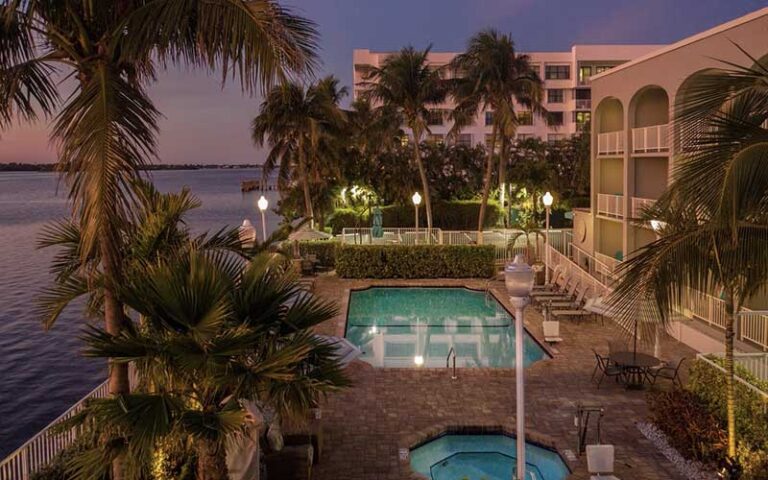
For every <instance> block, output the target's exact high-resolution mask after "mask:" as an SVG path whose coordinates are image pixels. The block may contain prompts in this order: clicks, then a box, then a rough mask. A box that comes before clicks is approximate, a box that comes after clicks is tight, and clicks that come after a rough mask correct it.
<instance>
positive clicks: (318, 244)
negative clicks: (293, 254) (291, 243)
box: [289, 240, 339, 268]
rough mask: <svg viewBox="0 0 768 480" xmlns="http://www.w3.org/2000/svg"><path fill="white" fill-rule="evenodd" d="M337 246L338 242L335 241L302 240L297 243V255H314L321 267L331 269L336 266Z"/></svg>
mask: <svg viewBox="0 0 768 480" xmlns="http://www.w3.org/2000/svg"><path fill="white" fill-rule="evenodd" d="M338 245H339V242H337V241H336V240H302V241H300V242H299V253H300V254H301V256H302V257H304V256H306V255H316V256H317V261H318V263H319V265H320V266H321V267H328V268H333V267H335V266H336V247H338ZM289 248H290V247H289Z"/></svg>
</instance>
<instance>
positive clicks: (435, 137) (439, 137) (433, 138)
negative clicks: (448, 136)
mask: <svg viewBox="0 0 768 480" xmlns="http://www.w3.org/2000/svg"><path fill="white" fill-rule="evenodd" d="M427 141H428V142H431V143H443V142H445V135H443V134H441V133H431V134H429V135H428V136H427Z"/></svg>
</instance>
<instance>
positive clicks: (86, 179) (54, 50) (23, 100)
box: [0, 0, 316, 477]
mask: <svg viewBox="0 0 768 480" xmlns="http://www.w3.org/2000/svg"><path fill="white" fill-rule="evenodd" d="M315 45H316V31H315V28H314V25H313V24H312V23H311V22H309V21H307V20H305V19H303V18H301V17H298V16H295V15H293V14H292V13H291V12H290V11H289V10H286V9H285V8H283V7H281V6H280V5H279V4H277V2H275V1H273V0H260V1H242V0H212V1H188V0H186V1H185V0H159V1H158V0H154V1H150V0H134V1H118V2H109V1H99V2H94V1H86V0H72V1H66V2H62V1H53V0H23V1H22V0H11V1H7V2H3V3H2V5H0V128H7V127H8V126H9V124H10V123H11V122H12V121H14V120H21V121H27V122H32V121H35V120H37V119H38V117H39V116H45V117H49V116H54V115H55V117H54V124H53V128H52V133H51V138H52V140H53V141H54V143H55V144H56V145H57V147H58V151H59V160H58V170H59V171H60V172H61V173H62V176H63V178H64V179H65V181H66V182H67V184H68V185H69V198H70V200H71V202H72V212H73V216H74V218H75V223H76V224H77V226H78V228H79V235H80V250H79V251H78V253H79V256H80V263H81V267H82V268H83V272H84V273H87V274H91V273H95V272H98V275H99V278H100V279H101V280H100V281H101V282H102V284H103V306H102V311H103V317H104V321H105V326H106V332H107V333H108V334H110V335H119V334H120V333H121V332H122V331H123V329H124V328H126V327H127V326H128V325H129V319H128V318H127V317H126V315H125V314H124V311H123V310H124V309H123V302H122V300H121V299H120V297H119V296H118V295H117V293H116V292H117V290H118V289H119V288H120V285H121V283H122V282H123V276H124V272H123V267H122V265H123V263H122V259H121V256H120V251H119V249H118V245H119V244H120V242H119V239H118V236H119V232H120V226H121V224H122V223H123V222H124V221H125V219H126V218H127V217H128V216H129V212H130V209H131V205H132V193H131V188H130V185H131V184H132V183H133V182H134V180H136V179H137V178H138V177H139V170H140V168H141V167H143V166H144V165H146V164H147V163H148V162H150V161H151V160H152V159H153V158H154V156H155V154H156V152H157V144H156V135H157V131H158V126H157V118H158V116H159V114H160V113H159V112H158V111H157V109H156V108H155V106H154V104H153V103H152V101H151V100H150V98H149V97H148V96H147V94H146V91H145V87H146V86H147V85H148V84H150V83H152V82H153V81H154V80H155V78H156V76H155V74H156V71H157V69H158V68H165V67H166V66H168V65H179V64H190V65H193V66H197V67H201V68H205V69H207V70H210V71H213V70H216V69H219V68H220V69H221V70H222V71H223V72H225V73H224V75H223V77H222V78H223V79H227V77H228V73H229V72H230V71H231V72H234V74H235V75H237V76H239V80H240V83H241V86H242V88H243V90H245V91H248V92H251V91H253V90H255V89H256V88H257V87H264V88H266V87H269V86H271V85H272V83H273V82H274V81H275V80H278V79H283V78H285V77H287V76H290V75H293V74H296V73H300V72H303V71H306V70H308V69H311V67H312V66H313V62H314V52H315ZM55 73H58V74H61V75H62V76H64V77H68V78H72V79H74V91H73V92H72V94H71V95H68V96H67V97H66V98H64V99H62V98H61V97H60V96H59V90H58V85H57V82H58V79H57V78H56V76H54V74H55ZM113 367H114V368H110V377H109V380H110V384H109V390H110V393H112V394H124V393H126V392H128V391H129V383H128V372H127V368H126V366H125V365H124V364H115V365H113ZM115 475H116V476H117V477H119V472H118V471H117V469H116V472H115Z"/></svg>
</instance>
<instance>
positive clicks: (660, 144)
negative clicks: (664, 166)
mask: <svg viewBox="0 0 768 480" xmlns="http://www.w3.org/2000/svg"><path fill="white" fill-rule="evenodd" d="M668 149H669V125H668V124H666V123H665V124H663V125H653V126H650V127H640V128H633V129H632V151H633V152H634V153H655V152H663V151H666V150H668Z"/></svg>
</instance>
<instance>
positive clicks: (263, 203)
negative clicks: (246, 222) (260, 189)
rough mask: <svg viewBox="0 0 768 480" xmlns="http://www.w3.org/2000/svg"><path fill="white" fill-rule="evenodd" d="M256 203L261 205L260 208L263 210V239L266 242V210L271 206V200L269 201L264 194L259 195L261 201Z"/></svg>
mask: <svg viewBox="0 0 768 480" xmlns="http://www.w3.org/2000/svg"><path fill="white" fill-rule="evenodd" d="M256 204H257V205H258V206H259V210H260V211H261V236H262V238H261V241H262V242H265V241H266V240H267V220H266V217H265V216H264V212H265V211H266V210H267V207H269V202H268V201H267V198H266V197H265V196H264V195H262V196H261V197H259V201H258V202H256Z"/></svg>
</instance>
